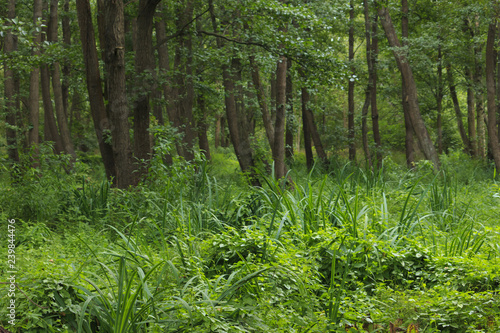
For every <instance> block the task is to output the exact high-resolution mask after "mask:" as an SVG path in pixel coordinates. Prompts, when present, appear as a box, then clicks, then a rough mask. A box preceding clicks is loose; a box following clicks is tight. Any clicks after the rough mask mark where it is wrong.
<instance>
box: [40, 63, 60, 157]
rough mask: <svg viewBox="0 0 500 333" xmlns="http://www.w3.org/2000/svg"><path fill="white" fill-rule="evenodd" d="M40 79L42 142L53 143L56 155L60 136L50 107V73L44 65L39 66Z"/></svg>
mask: <svg viewBox="0 0 500 333" xmlns="http://www.w3.org/2000/svg"><path fill="white" fill-rule="evenodd" d="M40 79H41V87H42V101H43V114H44V130H43V133H44V140H45V141H52V142H54V151H55V152H56V154H59V153H61V152H62V151H63V150H64V149H63V144H62V141H61V136H60V135H59V131H58V130H57V124H56V118H55V117H54V109H53V106H52V98H51V97H52V96H51V94H50V73H49V67H48V65H46V64H43V65H41V66H40Z"/></svg>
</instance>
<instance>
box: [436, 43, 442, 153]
mask: <svg viewBox="0 0 500 333" xmlns="http://www.w3.org/2000/svg"><path fill="white" fill-rule="evenodd" d="M438 39H439V45H438V67H437V75H438V82H437V92H436V104H437V124H436V125H437V133H438V138H437V141H438V142H437V143H438V144H437V146H438V154H440V155H441V154H442V153H443V120H442V112H443V65H442V62H441V57H442V55H441V39H440V38H439V37H438Z"/></svg>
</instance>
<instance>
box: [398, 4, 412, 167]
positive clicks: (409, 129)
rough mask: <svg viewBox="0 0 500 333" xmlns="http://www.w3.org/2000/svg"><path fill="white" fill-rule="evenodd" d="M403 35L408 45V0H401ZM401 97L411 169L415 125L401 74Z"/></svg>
mask: <svg viewBox="0 0 500 333" xmlns="http://www.w3.org/2000/svg"><path fill="white" fill-rule="evenodd" d="M401 12H402V17H401V30H402V31H401V35H402V37H403V42H402V44H403V45H405V46H407V45H408V41H407V39H408V34H409V27H408V1H407V0H401ZM401 76H402V78H401V98H402V103H401V105H402V106H403V114H404V120H405V152H406V166H407V167H408V168H409V169H411V168H413V167H414V166H415V140H414V138H413V126H412V124H411V117H410V108H409V104H408V94H407V93H406V86H405V82H404V80H405V78H404V77H403V75H401Z"/></svg>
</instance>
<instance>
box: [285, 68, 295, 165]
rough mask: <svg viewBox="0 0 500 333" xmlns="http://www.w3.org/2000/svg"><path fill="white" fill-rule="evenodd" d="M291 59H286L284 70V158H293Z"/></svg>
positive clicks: (293, 119)
mask: <svg viewBox="0 0 500 333" xmlns="http://www.w3.org/2000/svg"><path fill="white" fill-rule="evenodd" d="M291 67H292V61H291V60H290V59H287V71H286V125H285V159H286V160H291V159H292V158H293V132H294V128H295V116H294V113H293V81H292V73H291V71H290V69H291Z"/></svg>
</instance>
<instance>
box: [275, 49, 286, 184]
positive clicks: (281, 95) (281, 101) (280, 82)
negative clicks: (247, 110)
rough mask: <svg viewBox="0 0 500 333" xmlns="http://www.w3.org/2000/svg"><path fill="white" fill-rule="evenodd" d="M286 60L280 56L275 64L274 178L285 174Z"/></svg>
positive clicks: (279, 177)
mask: <svg viewBox="0 0 500 333" xmlns="http://www.w3.org/2000/svg"><path fill="white" fill-rule="evenodd" d="M286 62H287V59H286V57H285V56H280V58H279V60H278V64H277V66H276V122H275V123H274V149H273V160H274V174H275V177H276V179H281V178H283V177H284V176H285V138H284V134H285V109H286V72H287V71H286V67H287V66H286Z"/></svg>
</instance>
